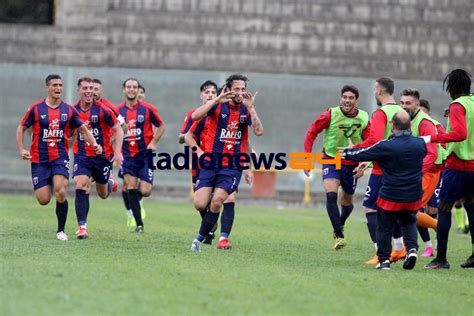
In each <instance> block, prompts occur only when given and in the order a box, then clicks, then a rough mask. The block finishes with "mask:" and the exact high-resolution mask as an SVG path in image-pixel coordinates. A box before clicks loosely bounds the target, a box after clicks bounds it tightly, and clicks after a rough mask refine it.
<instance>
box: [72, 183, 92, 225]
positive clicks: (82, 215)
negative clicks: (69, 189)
mask: <svg viewBox="0 0 474 316" xmlns="http://www.w3.org/2000/svg"><path fill="white" fill-rule="evenodd" d="M88 201H89V194H87V193H86V191H85V190H82V189H76V198H75V200H74V205H75V207H76V216H77V223H78V224H79V226H81V225H86V223H87V204H88Z"/></svg>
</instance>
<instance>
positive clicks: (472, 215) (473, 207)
mask: <svg viewBox="0 0 474 316" xmlns="http://www.w3.org/2000/svg"><path fill="white" fill-rule="evenodd" d="M464 208H465V209H466V214H467V218H468V220H469V222H470V223H471V224H472V225H469V222H468V224H467V225H469V230H470V233H471V243H472V244H473V245H474V204H467V205H466V204H465V205H464ZM473 253H474V249H473Z"/></svg>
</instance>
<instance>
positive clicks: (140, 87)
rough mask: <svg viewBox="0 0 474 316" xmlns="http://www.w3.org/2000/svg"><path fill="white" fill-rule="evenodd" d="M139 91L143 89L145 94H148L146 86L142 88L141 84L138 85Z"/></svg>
mask: <svg viewBox="0 0 474 316" xmlns="http://www.w3.org/2000/svg"><path fill="white" fill-rule="evenodd" d="M138 89H142V90H143V92H146V89H145V87H144V86H142V85H141V84H138Z"/></svg>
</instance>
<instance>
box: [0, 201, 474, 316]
mask: <svg viewBox="0 0 474 316" xmlns="http://www.w3.org/2000/svg"><path fill="white" fill-rule="evenodd" d="M144 203H145V206H146V210H147V218H146V220H145V234H143V235H139V236H138V235H136V234H135V233H132V232H130V230H129V228H127V227H126V226H125V223H126V218H125V211H124V209H123V206H122V202H121V200H120V199H118V198H115V199H111V200H106V201H102V200H98V199H96V198H92V199H91V211H90V214H89V231H90V234H91V236H90V238H89V239H87V240H76V239H75V238H74V231H75V230H76V218H75V212H74V200H73V199H72V198H70V199H69V218H68V224H67V233H68V234H69V238H70V240H69V241H67V242H61V241H58V240H56V239H55V225H56V219H55V215H54V205H55V202H54V201H52V203H50V205H48V206H46V207H41V206H39V205H38V204H37V203H36V201H35V200H34V198H33V197H27V196H11V195H0V209H1V214H0V218H1V230H0V233H1V248H0V255H1V261H0V263H1V265H0V266H1V275H0V277H1V283H0V284H1V286H0V293H1V295H0V297H1V304H0V306H1V307H0V315H60V314H64V315H135V314H136V315H144V314H150V315H163V314H167V315H169V314H172V315H185V314H186V315H204V314H206V315H234V314H244V315H248V314H252V315H260V314H261V315H263V314H265V315H269V314H276V315H282V314H285V315H288V314H292V315H308V314H341V315H343V314H344V315H352V314H361V315H402V314H408V315H416V314H419V315H446V314H451V315H452V314H456V315H472V308H473V306H474V295H473V291H474V270H472V269H471V270H463V269H461V268H460V267H459V263H460V262H462V261H463V260H464V259H465V258H466V257H467V255H468V254H469V253H470V250H471V245H470V239H469V237H468V236H459V235H456V234H455V232H454V230H453V231H452V232H451V235H450V241H449V253H448V255H449V260H450V262H451V266H452V267H451V270H449V271H428V270H425V269H424V268H423V265H424V264H426V263H427V262H428V261H429V259H426V258H420V259H419V260H418V263H417V266H416V267H415V269H414V270H413V271H404V270H403V269H402V268H401V263H396V264H394V265H392V270H391V271H376V270H375V269H374V267H373V266H367V265H364V264H363V263H362V262H363V261H365V260H367V259H369V258H370V257H371V256H372V255H373V246H372V245H371V243H370V241H369V237H368V233H367V228H366V224H365V223H364V222H363V214H362V213H361V212H355V213H354V214H353V215H352V216H351V218H350V219H349V221H348V224H347V225H346V236H347V239H348V246H347V248H345V249H343V250H341V251H334V250H332V244H333V241H332V238H331V235H332V234H331V228H330V224H329V220H328V218H327V216H326V212H325V211H324V210H314V209H300V208H285V209H276V208H274V207H263V206H251V205H239V204H238V203H237V207H236V220H235V223H234V229H233V232H232V235H231V241H232V244H233V246H234V248H233V249H232V250H229V251H218V250H217V249H216V248H215V246H214V245H213V246H211V247H209V246H208V247H204V249H203V251H202V252H201V253H198V254H195V253H191V252H190V245H191V241H192V239H193V237H194V235H195V233H196V231H197V229H198V225H199V216H198V214H197V212H195V211H193V210H192V207H191V204H190V203H178V202H172V203H171V202H160V201H157V200H145V202H144ZM433 235H434V234H433V233H432V236H433ZM420 242H421V240H420ZM422 248H423V247H422ZM469 311H470V312H469Z"/></svg>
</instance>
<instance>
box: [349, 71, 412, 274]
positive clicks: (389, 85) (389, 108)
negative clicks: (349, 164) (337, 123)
mask: <svg viewBox="0 0 474 316" xmlns="http://www.w3.org/2000/svg"><path fill="white" fill-rule="evenodd" d="M394 88H395V84H394V82H393V80H392V79H390V78H387V77H381V78H378V79H377V80H375V85H374V97H375V100H376V101H377V105H378V106H379V108H378V109H377V110H375V111H374V113H372V117H371V119H370V122H369V124H370V132H369V137H368V138H367V139H365V140H364V141H363V142H361V143H359V144H357V145H354V146H353V148H366V147H370V146H372V145H375V144H376V143H378V142H379V141H381V140H384V139H388V137H389V136H390V134H391V128H390V121H391V120H392V117H393V115H394V114H395V113H397V112H400V111H403V109H402V108H401V107H400V105H398V104H397V103H396V102H395V99H394V97H393V91H394ZM367 165H368V164H367V163H361V164H359V166H358V167H357V168H356V169H355V171H356V176H358V175H359V174H360V173H362V172H363V170H364V169H365V168H367ZM382 179H383V172H382V169H380V167H379V165H378V163H377V162H374V164H373V169H372V173H371V174H370V178H369V182H368V184H367V189H366V191H365V197H364V202H363V206H364V207H365V216H366V218H367V228H368V230H369V234H370V238H371V239H372V242H373V243H374V247H375V250H376V251H377V239H376V232H377V198H378V196H379V190H380V186H381V184H382ZM395 231H396V232H395V233H394V236H393V237H394V239H395V240H394V251H393V253H392V255H391V260H392V261H393V262H394V261H398V260H400V259H402V258H404V257H405V256H406V251H405V248H404V247H403V240H402V238H401V237H402V236H401V232H400V229H399V228H397V229H396V230H395ZM377 262H378V257H377V255H375V256H374V257H373V258H372V259H370V260H369V261H367V262H366V263H367V264H374V265H375V264H377Z"/></svg>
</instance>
